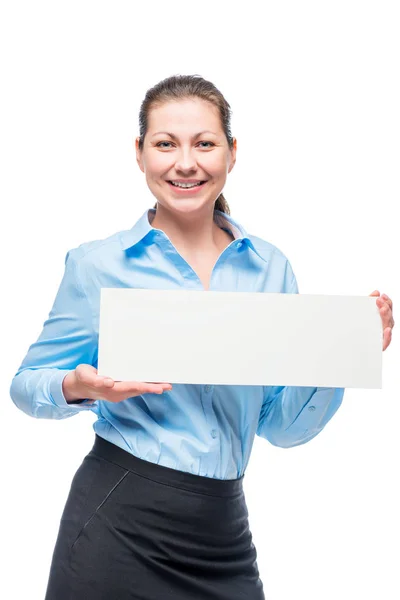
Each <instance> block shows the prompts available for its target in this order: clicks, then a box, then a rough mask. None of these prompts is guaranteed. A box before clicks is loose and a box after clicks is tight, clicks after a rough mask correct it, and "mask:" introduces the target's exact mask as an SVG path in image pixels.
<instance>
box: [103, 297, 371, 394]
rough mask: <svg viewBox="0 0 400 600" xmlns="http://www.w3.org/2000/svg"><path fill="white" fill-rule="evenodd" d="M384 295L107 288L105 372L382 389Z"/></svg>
mask: <svg viewBox="0 0 400 600" xmlns="http://www.w3.org/2000/svg"><path fill="white" fill-rule="evenodd" d="M382 341H383V338H382V322H381V317H380V314H379V310H378V307H377V306H376V298H374V297H370V296H331V295H312V294H277V293H258V292H214V291H192V290H155V289H131V288H103V289H102V290H101V302H100V326H99V356H98V373H99V375H106V376H109V377H112V378H113V379H115V380H118V381H123V380H129V381H147V382H168V383H172V384H174V383H192V384H211V385H214V384H222V385H273V386H278V385H282V386H313V387H342V388H381V387H382Z"/></svg>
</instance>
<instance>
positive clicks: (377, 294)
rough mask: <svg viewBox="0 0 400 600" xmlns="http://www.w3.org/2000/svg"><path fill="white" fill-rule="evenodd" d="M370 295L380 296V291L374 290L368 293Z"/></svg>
mask: <svg viewBox="0 0 400 600" xmlns="http://www.w3.org/2000/svg"><path fill="white" fill-rule="evenodd" d="M370 296H380V293H379V292H378V290H375V291H373V292H372V294H370Z"/></svg>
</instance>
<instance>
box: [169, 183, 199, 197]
mask: <svg viewBox="0 0 400 600" xmlns="http://www.w3.org/2000/svg"><path fill="white" fill-rule="evenodd" d="M174 181H178V182H179V179H174ZM184 181H185V182H186V183H195V182H196V180H194V181H190V179H186V180H184ZM197 181H198V180H197ZM206 183H207V181H205V182H204V183H203V184H202V185H196V186H195V187H192V188H186V189H185V188H180V187H177V186H176V185H172V183H170V182H169V181H167V184H168V186H169V187H170V189H172V190H173V191H174V192H175V194H180V195H182V194H183V195H190V196H192V195H193V194H197V193H198V192H199V191H200V190H202V189H203V188H204V186H205V185H206Z"/></svg>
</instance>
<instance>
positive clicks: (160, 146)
mask: <svg viewBox="0 0 400 600" xmlns="http://www.w3.org/2000/svg"><path fill="white" fill-rule="evenodd" d="M171 143H172V142H158V144H156V147H157V148H166V146H162V145H161V144H171ZM199 144H210V145H211V146H215V144H214V143H213V142H199ZM211 146H208V147H211ZM206 147H207V146H206ZM203 148H204V146H203Z"/></svg>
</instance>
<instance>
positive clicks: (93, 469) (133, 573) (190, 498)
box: [45, 434, 265, 600]
mask: <svg viewBox="0 0 400 600" xmlns="http://www.w3.org/2000/svg"><path fill="white" fill-rule="evenodd" d="M94 599H96V600H103V599H104V600H206V599H209V600H239V599H240V600H244V599H246V600H265V596H264V592H263V584H262V581H261V579H260V577H259V572H258V566H257V552H256V548H255V546H254V544H253V542H252V535H251V532H250V529H249V523H248V511H247V507H246V501H245V496H244V492H243V476H242V477H241V478H239V479H228V480H223V479H214V478H210V477H204V476H201V475H194V474H192V473H187V472H184V471H179V470H176V469H171V468H169V467H165V466H162V465H158V464H156V463H152V462H149V461H145V460H143V459H141V458H138V457H136V456H134V455H133V454H131V453H129V452H127V451H125V450H123V449H122V448H120V447H118V446H116V445H115V444H112V443H111V442H109V441H107V440H105V439H104V438H102V437H100V436H99V435H97V434H95V441H94V445H93V448H92V450H91V451H90V452H89V454H87V455H86V456H85V458H84V459H83V462H82V464H81V465H80V467H79V468H78V470H77V472H76V473H75V475H74V478H73V480H72V483H71V488H70V492H69V495H68V498H67V501H66V504H65V508H64V511H63V514H62V517H61V521H60V527H59V531H58V536H57V540H56V544H55V547H54V551H53V557H52V561H51V566H50V574H49V578H48V584H47V591H46V597H45V600H94Z"/></svg>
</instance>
